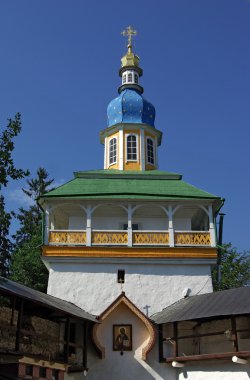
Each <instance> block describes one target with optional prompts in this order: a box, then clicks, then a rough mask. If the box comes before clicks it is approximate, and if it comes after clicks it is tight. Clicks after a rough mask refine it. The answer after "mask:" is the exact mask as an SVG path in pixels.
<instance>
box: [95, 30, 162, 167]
mask: <svg viewBox="0 0 250 380" xmlns="http://www.w3.org/2000/svg"><path fill="white" fill-rule="evenodd" d="M136 34H137V32H136V30H133V29H132V27H131V26H129V27H127V28H126V29H125V30H124V31H123V32H122V35H123V36H127V37H128V44H127V49H128V50H127V53H126V54H125V55H124V56H123V57H122V59H121V68H120V70H119V75H120V77H121V80H122V83H121V85H120V87H119V88H118V93H119V96H118V97H117V98H115V99H113V100H112V101H111V102H110V103H109V105H108V108H107V117H108V126H107V128H106V129H104V130H103V131H101V133H100V139H101V143H102V144H104V169H118V170H126V171H130V170H132V171H145V170H155V169H157V168H158V152H157V150H158V146H159V145H160V144H161V138H162V133H161V132H160V131H159V130H157V129H156V128H155V125H154V121H155V108H154V106H153V105H152V104H151V103H149V102H148V101H147V100H146V99H145V98H144V97H143V96H142V93H143V87H142V86H141V85H140V84H139V78H140V77H141V76H142V73H143V71H142V69H141V67H140V65H139V63H140V59H139V57H138V55H136V54H135V53H134V52H133V47H132V37H133V36H136Z"/></svg>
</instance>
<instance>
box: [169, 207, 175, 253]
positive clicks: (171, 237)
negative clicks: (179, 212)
mask: <svg viewBox="0 0 250 380" xmlns="http://www.w3.org/2000/svg"><path fill="white" fill-rule="evenodd" d="M168 233H169V246H170V247H174V226H173V209H172V206H169V207H168Z"/></svg>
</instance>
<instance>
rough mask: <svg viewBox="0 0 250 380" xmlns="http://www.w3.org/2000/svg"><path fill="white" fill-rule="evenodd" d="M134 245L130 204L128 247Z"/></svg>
mask: <svg viewBox="0 0 250 380" xmlns="http://www.w3.org/2000/svg"><path fill="white" fill-rule="evenodd" d="M132 246H133V231H132V206H131V205H128V247H132Z"/></svg>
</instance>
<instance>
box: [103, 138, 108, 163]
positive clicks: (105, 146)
mask: <svg viewBox="0 0 250 380" xmlns="http://www.w3.org/2000/svg"><path fill="white" fill-rule="evenodd" d="M107 143H108V139H107V137H105V140H104V169H107Z"/></svg>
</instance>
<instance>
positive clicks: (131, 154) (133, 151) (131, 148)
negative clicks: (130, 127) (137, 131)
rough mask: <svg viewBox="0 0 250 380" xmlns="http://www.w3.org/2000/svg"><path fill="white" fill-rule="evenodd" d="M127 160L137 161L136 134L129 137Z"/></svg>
mask: <svg viewBox="0 0 250 380" xmlns="http://www.w3.org/2000/svg"><path fill="white" fill-rule="evenodd" d="M127 160H131V161H137V141H136V136H135V135H129V136H128V137H127Z"/></svg>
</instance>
